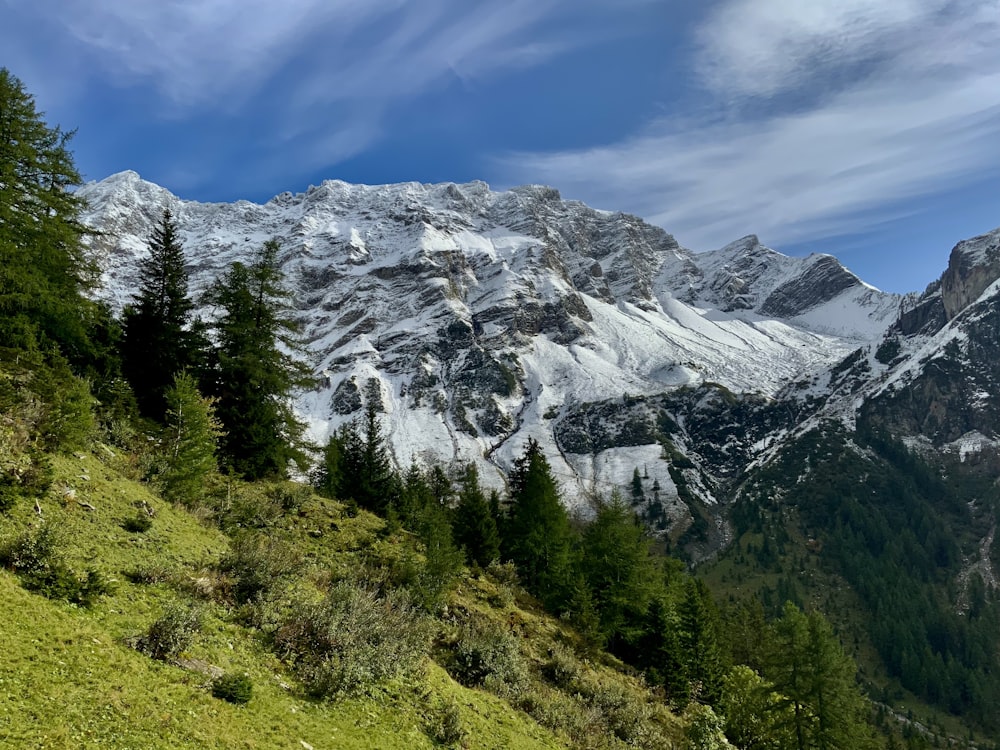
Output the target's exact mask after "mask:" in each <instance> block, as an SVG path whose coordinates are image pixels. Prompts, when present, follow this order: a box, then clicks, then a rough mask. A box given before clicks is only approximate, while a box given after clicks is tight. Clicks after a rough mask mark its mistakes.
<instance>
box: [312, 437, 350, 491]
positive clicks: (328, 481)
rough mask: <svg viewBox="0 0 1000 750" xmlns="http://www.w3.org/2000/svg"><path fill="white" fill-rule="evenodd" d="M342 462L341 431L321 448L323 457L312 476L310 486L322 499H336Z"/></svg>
mask: <svg viewBox="0 0 1000 750" xmlns="http://www.w3.org/2000/svg"><path fill="white" fill-rule="evenodd" d="M343 461H344V438H343V431H338V432H334V433H333V434H332V435H330V438H329V439H328V440H327V442H326V446H324V448H323V457H322V459H320V462H319V466H317V467H316V470H315V471H314V472H313V474H312V477H311V478H312V484H313V487H315V488H316V491H317V492H318V493H319V494H320V495H322V496H323V497H329V498H338V497H339V495H338V494H337V493H338V490H339V488H340V486H341V481H342V479H341V477H342V472H343Z"/></svg>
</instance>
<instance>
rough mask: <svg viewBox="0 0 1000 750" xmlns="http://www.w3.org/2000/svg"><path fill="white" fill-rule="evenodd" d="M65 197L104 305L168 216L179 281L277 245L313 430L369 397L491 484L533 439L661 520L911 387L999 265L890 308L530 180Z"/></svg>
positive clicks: (396, 431) (126, 178)
mask: <svg viewBox="0 0 1000 750" xmlns="http://www.w3.org/2000/svg"><path fill="white" fill-rule="evenodd" d="M80 193H81V195H82V196H83V197H84V198H85V199H86V200H87V201H88V203H89V210H88V212H87V213H86V215H85V218H86V220H87V221H88V222H89V223H90V224H92V225H93V226H94V227H96V228H97V229H99V230H102V231H103V232H104V234H103V235H102V236H99V237H97V238H95V240H94V243H93V252H94V253H95V255H96V256H97V259H98V261H99V263H100V264H101V268H102V271H103V288H102V289H101V291H100V294H101V295H102V296H104V297H105V298H106V299H108V300H109V301H110V302H111V303H112V304H113V305H114V306H116V307H120V306H121V305H123V304H124V303H125V302H126V301H127V300H128V298H129V295H130V294H131V293H132V290H133V289H134V288H135V280H136V278H137V272H138V268H139V267H140V265H141V263H142V261H143V258H144V257H145V256H146V254H147V252H148V251H147V249H146V241H147V238H148V236H149V232H150V229H151V227H152V226H153V223H154V222H155V221H156V220H157V218H158V217H159V215H160V213H161V212H162V210H163V209H164V208H170V209H171V211H172V212H173V214H174V215H175V217H176V218H177V219H178V221H179V224H180V228H181V237H182V239H183V242H184V248H185V252H186V255H187V258H188V261H189V270H190V272H191V280H192V288H193V290H194V291H195V292H197V291H199V290H201V289H203V288H204V287H205V286H206V285H207V284H208V283H210V281H211V280H212V279H213V278H214V277H216V276H217V275H218V274H219V273H220V272H221V271H222V270H224V269H225V267H226V266H228V264H230V263H231V262H233V261H234V260H239V259H242V258H245V257H246V256H247V254H248V253H249V252H250V251H251V250H252V249H254V248H256V247H258V246H259V245H260V244H261V243H262V242H264V241H265V240H266V239H269V238H271V237H276V238H278V240H279V241H280V242H281V245H282V253H281V262H282V266H283V270H284V271H285V274H286V278H287V280H288V282H289V284H290V285H291V286H292V288H293V290H294V293H295V298H296V306H297V314H298V316H299V319H300V321H301V323H302V329H303V335H304V337H305V339H306V341H307V343H308V351H309V354H310V357H311V364H312V366H313V367H314V371H315V372H316V374H317V377H316V386H315V388H314V389H313V390H311V391H309V392H307V393H304V394H302V395H301V397H299V399H298V401H297V408H298V409H299V411H300V412H301V413H302V415H303V416H304V417H305V418H306V419H307V421H308V423H309V425H310V428H311V430H312V432H313V433H314V435H315V437H316V438H317V439H319V440H322V439H323V438H325V436H326V434H327V433H328V432H329V430H331V429H334V428H336V427H337V426H338V425H340V424H343V423H344V422H346V421H349V420H351V419H353V418H355V417H357V416H358V414H359V413H360V410H361V409H362V408H363V406H364V403H365V399H368V398H377V399H379V400H380V402H381V408H382V409H383V410H384V420H385V427H386V432H387V434H388V435H389V436H390V440H391V443H392V448H393V452H394V455H395V458H396V460H397V462H398V463H399V465H400V466H404V467H405V466H406V465H408V464H409V463H410V462H411V461H413V460H418V461H420V460H427V459H434V460H439V461H445V462H448V461H455V460H457V461H474V462H476V463H477V464H479V466H480V469H481V471H482V472H483V473H484V475H485V476H486V478H487V480H488V481H489V480H490V478H492V480H491V481H493V482H500V481H501V474H500V472H499V471H498V469H500V468H503V467H506V466H509V465H510V462H511V461H512V460H513V458H514V457H515V456H516V455H518V454H519V453H520V451H521V450H522V447H523V445H524V442H525V441H526V440H527V438H528V437H534V438H536V439H537V440H539V441H540V442H541V443H542V445H543V446H544V448H545V450H546V453H547V455H548V456H549V458H550V461H551V462H552V465H553V468H554V471H555V473H556V475H557V477H558V478H559V480H560V481H561V483H562V485H563V489H564V491H565V493H566V496H567V498H568V499H569V500H570V501H571V502H574V501H580V500H581V498H582V497H583V496H584V495H585V493H587V492H589V491H593V490H597V491H600V492H605V493H606V492H607V491H608V490H609V489H610V488H612V487H622V486H626V485H627V484H628V483H629V482H630V481H631V479H632V475H633V471H634V469H635V468H636V467H642V466H645V467H646V469H647V473H648V481H649V482H650V483H655V484H656V485H657V486H658V487H659V490H657V498H658V500H657V502H658V503H659V506H660V508H661V511H662V513H661V515H662V516H664V517H667V516H669V517H670V518H667V521H669V522H672V521H671V518H672V519H674V520H677V519H683V517H685V515H687V516H690V513H689V510H688V509H689V507H690V505H691V503H692V502H700V503H708V504H711V503H715V502H717V501H718V502H724V501H725V499H726V497H727V495H726V492H727V490H726V488H727V486H729V484H730V483H731V482H734V481H736V479H737V478H738V477H739V476H740V475H741V473H742V472H743V471H744V470H745V469H746V467H747V466H748V465H749V464H751V463H752V462H753V461H755V460H758V459H759V458H760V456H761V455H763V454H764V453H765V452H766V451H767V450H771V449H773V448H774V446H775V445H778V444H779V443H780V441H781V439H783V438H782V436H783V435H788V434H792V432H794V430H795V429H796V425H799V424H803V423H804V422H803V420H809V419H814V418H818V415H820V414H821V413H828V414H834V415H841V414H843V413H845V411H844V410H845V409H847V410H849V411H850V412H851V418H853V414H854V411H853V410H854V409H855V406H854V405H853V404H854V401H855V400H856V399H857V398H858V396H856V395H855V394H862V393H871V394H874V393H875V391H876V390H877V389H878V388H881V389H882V391H883V392H888V389H890V388H891V387H894V386H892V385H891V384H893V383H896V384H899V386H900V387H904V386H903V385H902V384H903V383H904V381H905V380H906V378H905V377H904V374H903V372H904V370H905V369H906V367H909V366H912V367H915V365H913V364H912V363H913V362H915V361H917V360H916V359H914V358H919V356H922V355H919V354H918V349H919V348H920V346H933V340H936V339H934V337H935V336H941V335H942V334H941V330H943V329H942V326H945V324H946V322H947V325H963V323H962V321H963V320H964V319H965V318H964V317H963V316H964V315H965V314H964V313H962V312H961V310H962V309H963V307H966V308H967V306H968V305H969V304H971V303H970V300H971V301H972V302H974V301H975V300H976V299H979V296H980V295H982V294H983V293H984V290H986V289H987V288H988V287H989V285H990V283H991V282H990V281H989V280H988V279H989V278H990V276H991V274H992V278H993V279H996V277H997V276H998V275H1000V273H998V270H1000V269H997V265H998V261H997V257H996V248H997V242H996V239H997V237H998V236H1000V234H998V233H994V234H993V235H987V236H986V238H985V239H984V238H977V240H970V241H969V243H963V244H962V245H960V246H959V248H962V247H963V246H966V247H965V249H963V250H962V251H961V253H959V248H956V251H955V252H956V253H959V256H958V258H957V259H956V256H955V255H954V254H953V265H954V266H955V269H956V270H955V271H954V272H952V270H951V268H949V272H948V273H949V274H952V275H953V277H954V278H952V277H949V276H948V274H946V277H947V278H946V279H945V280H943V281H942V283H941V285H940V289H937V290H931V291H929V292H927V293H926V294H925V295H924V296H923V297H920V298H918V297H917V296H916V295H911V296H909V297H907V298H902V297H900V296H899V295H894V294H888V293H885V292H881V291H879V290H877V289H874V288H873V287H871V286H868V285H866V284H864V283H863V282H862V281H860V280H859V279H858V278H857V277H856V276H855V275H854V274H852V273H851V272H850V271H848V270H847V269H845V268H844V267H843V266H842V265H840V263H839V262H837V260H836V259H835V258H833V257H832V256H829V255H812V256H809V257H807V258H794V257H788V256H785V255H782V254H780V253H777V252H775V251H773V250H770V249H768V248H766V247H764V246H762V245H761V244H760V241H759V240H758V238H756V237H754V236H749V237H745V238H743V239H741V240H738V241H736V242H734V243H732V244H730V245H728V246H726V247H724V248H722V249H720V250H716V251H713V252H708V253H701V254H695V253H692V252H690V251H688V250H686V249H684V248H682V247H681V246H680V245H678V243H677V242H676V240H674V238H673V237H672V236H670V235H669V234H668V233H666V232H665V231H664V230H662V229H660V228H658V227H654V226H651V225H649V224H646V223H645V222H643V221H642V220H640V219H638V218H636V217H634V216H629V215H627V214H622V213H613V212H608V211H598V210H595V209H592V208H589V207H588V206H585V205H583V204H581V203H578V202H574V201H566V200H563V199H562V198H561V197H560V195H559V193H558V192H557V191H556V190H553V189H552V188H548V187H542V186H525V187H520V188H515V189H513V190H509V191H504V192H496V191H492V190H491V189H490V188H489V187H488V186H487V185H486V184H485V183H482V182H472V183H467V184H464V185H456V184H441V185H422V184H416V183H405V184H398V185H381V186H370V185H351V184H347V183H344V182H339V181H328V182H324V183H323V184H321V185H319V186H315V187H311V188H309V190H307V191H306V192H305V193H300V194H297V195H293V194H291V193H282V194H281V195H278V196H276V197H274V198H272V199H271V200H270V201H268V202H267V203H264V204H254V203H250V202H247V201H239V202H236V203H231V204H204V203H197V202H194V201H185V200H181V199H179V198H177V197H176V196H174V195H172V194H171V193H170V192H169V191H167V190H165V189H163V188H161V187H159V186H156V185H153V184H152V183H149V182H146V181H144V180H142V179H141V178H140V177H139V176H138V175H137V174H135V173H134V172H126V173H122V174H119V175H114V176H112V177H109V178H107V179H106V180H104V181H102V182H99V183H91V184H89V185H87V186H85V187H84V188H82V189H81V191H80ZM990 238H992V239H990ZM977 289H978V292H977V291H976V290H977ZM935 295H936V296H935ZM942 305H943V307H942ZM935 311H937V312H935ZM205 312H206V314H211V311H210V310H207V311H205ZM901 313H902V315H901ZM946 318H947V321H946ZM892 341H897V343H898V351H897V352H896V356H895V358H894V359H893V358H887V356H886V352H887V351H888V350H889V349H892V344H891V342H892ZM886 342H890V343H886ZM942 346H943V344H942ZM886 347H888V348H886ZM852 352H853V353H854V354H852ZM857 352H861V354H860V355H858V354H857ZM878 352H881V354H879V355H878V356H876V355H877V353H878ZM848 355H850V357H849V356H848ZM845 358H847V359H845ZM852 358H853V359H852ZM882 359H885V360H886V362H882V361H881V360H882ZM845 361H847V362H849V364H848V365H844V364H843V362H845ZM862 363H864V366H862ZM887 363H888V364H887ZM907 363H910V364H907ZM855 367H857V372H855V370H854V369H853V368H855ZM865 367H867V369H865ZM880 379H881V380H880ZM906 382H908V381H906ZM866 389H867V390H866ZM838 393H839V394H841V395H840V396H837V398H834V396H835V395H836V394H838ZM789 394H792V395H789ZM838 399H839V400H838ZM852 399H853V400H852ZM845 404H846V405H847V406H845ZM824 410H826V411H825V412H824ZM838 410H839V411H838ZM970 424H972V422H970ZM977 424H978V423H977ZM671 457H673V458H671ZM667 525H669V523H668V524H667Z"/></svg>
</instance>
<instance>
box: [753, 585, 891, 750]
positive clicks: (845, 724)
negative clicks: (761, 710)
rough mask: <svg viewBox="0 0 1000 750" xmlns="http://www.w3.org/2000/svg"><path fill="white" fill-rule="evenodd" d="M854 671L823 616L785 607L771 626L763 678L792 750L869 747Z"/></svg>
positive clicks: (863, 704)
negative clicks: (771, 687) (773, 696)
mask: <svg viewBox="0 0 1000 750" xmlns="http://www.w3.org/2000/svg"><path fill="white" fill-rule="evenodd" d="M855 671H856V669H855V666H854V662H853V661H852V659H851V658H850V657H849V656H847V655H846V654H845V653H844V651H843V649H842V648H841V646H840V644H839V643H838V642H837V638H836V636H835V635H834V634H833V629H832V628H831V627H830V624H829V623H828V622H827V621H826V619H825V618H823V617H822V616H821V615H820V614H818V613H810V614H808V615H806V614H803V612H802V611H801V610H800V609H799V608H798V607H796V606H795V605H794V604H792V603H791V602H789V603H786V604H785V607H784V610H783V614H782V617H781V618H780V619H779V620H778V621H777V622H776V623H775V624H774V628H773V636H772V639H771V653H770V657H769V660H768V669H767V673H766V676H767V677H768V678H769V679H770V680H771V682H772V683H773V685H774V691H775V692H776V693H778V694H779V695H781V697H782V699H781V700H780V701H778V702H776V704H775V709H776V710H778V711H781V712H782V714H783V716H785V717H787V718H786V719H785V725H786V728H787V730H788V732H789V733H790V735H791V736H792V738H793V739H794V745H793V747H794V748H796V750H806V749H807V748H810V749H812V748H816V749H817V750H835V749H836V748H845V747H849V748H868V747H872V745H873V739H872V733H871V729H870V727H869V726H868V724H867V704H866V701H865V699H864V697H863V696H862V695H861V692H860V690H859V689H858V686H857V684H856V683H855V680H854V675H855Z"/></svg>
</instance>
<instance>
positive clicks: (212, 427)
mask: <svg viewBox="0 0 1000 750" xmlns="http://www.w3.org/2000/svg"><path fill="white" fill-rule="evenodd" d="M166 404H167V412H166V421H167V427H166V431H165V433H164V440H163V471H162V472H161V473H160V476H159V484H160V487H161V491H162V493H163V496H164V497H165V498H166V499H167V500H170V501H171V502H175V503H182V504H185V505H194V504H196V503H197V501H198V499H199V498H200V497H201V496H202V495H203V494H204V491H205V481H206V480H207V479H208V478H209V477H211V476H212V475H213V474H215V473H216V472H217V471H218V464H217V461H216V457H215V452H216V448H217V446H218V440H219V438H220V436H221V435H222V428H221V425H220V424H219V421H218V420H217V419H216V418H215V404H214V401H213V400H212V399H211V398H206V397H204V396H202V395H201V393H199V392H198V385H197V383H196V382H195V379H194V377H192V376H191V375H190V374H188V373H187V372H180V373H178V374H177V375H176V376H175V377H174V382H173V385H172V386H171V387H170V388H168V389H167V392H166Z"/></svg>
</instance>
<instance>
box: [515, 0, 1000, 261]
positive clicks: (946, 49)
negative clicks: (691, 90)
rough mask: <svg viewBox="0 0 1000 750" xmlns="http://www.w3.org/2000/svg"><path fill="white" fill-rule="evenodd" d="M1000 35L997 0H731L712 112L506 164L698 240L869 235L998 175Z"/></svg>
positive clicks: (722, 23) (706, 243)
mask: <svg viewBox="0 0 1000 750" xmlns="http://www.w3.org/2000/svg"><path fill="white" fill-rule="evenodd" d="M932 21H933V23H931V22H932ZM998 34H1000V4H998V3H997V2H995V0H987V1H981V2H963V3H954V2H952V3H944V2H934V1H933V0H914V1H913V2H908V1H907V0H879V1H878V2H861V1H860V0H836V1H835V2H834V1H831V0H811V2H809V3H781V2H776V1H775V2H766V1H764V0H758V1H756V2H754V1H752V0H733V1H732V2H728V3H725V4H723V5H722V6H721V7H719V8H717V9H716V11H715V12H714V14H713V15H712V16H711V17H710V19H709V20H708V22H707V23H706V25H705V26H703V27H702V28H701V29H700V32H699V37H698V38H699V39H700V41H701V44H702V47H701V49H700V52H699V55H698V58H697V59H698V65H699V66H700V67H699V71H700V72H701V74H702V75H703V76H704V79H705V80H706V81H707V82H708V83H709V84H710V86H711V90H712V91H713V92H714V95H715V96H716V100H715V101H716V106H715V108H714V109H713V110H711V115H712V119H707V118H705V119H687V120H681V119H676V118H675V119H664V120H661V121H659V122H656V123H653V124H651V125H649V126H648V127H646V128H645V129H644V130H643V132H642V134H640V135H636V136H634V137H632V138H629V139H627V140H625V141H623V142H620V143H616V144H611V145H608V146H605V147H601V148H590V149H584V150H577V151H566V152H560V153H548V154H513V155H508V156H507V157H505V158H504V159H503V160H502V162H501V174H502V175H503V177H504V178H505V179H506V180H507V181H509V182H521V181H532V182H546V183H549V184H554V185H558V186H559V187H560V188H561V189H562V190H563V192H564V194H566V195H569V196H572V197H577V198H581V199H584V200H587V201H588V202H591V203H594V204H596V205H600V206H602V207H604V208H612V209H622V210H629V211H632V212H634V213H638V214H640V215H643V216H645V217H646V218H648V219H651V220H653V221H655V222H656V223H659V224H661V225H662V226H664V227H665V228H667V229H668V231H671V232H673V233H675V234H676V235H677V236H678V239H679V240H680V241H681V242H683V243H686V244H688V245H689V246H691V247H693V248H694V249H699V250H700V249H709V248H712V247H717V246H720V245H722V244H724V243H725V242H728V241H730V240H732V239H734V238H736V237H739V236H742V235H744V234H748V233H751V232H755V233H758V234H760V235H761V236H762V237H764V239H765V240H766V241H768V242H771V243H775V244H788V243H793V242H798V241H807V240H814V239H819V238H823V237H829V236H836V235H843V234H848V233H852V232H859V231H864V230H866V229H871V228H873V227H874V226H876V225H878V224H879V223H880V222H883V221H885V220H887V219H889V218H894V217H896V216H898V215H899V213H900V212H901V211H904V212H905V210H906V208H905V206H904V205H903V203H904V202H905V201H906V200H908V199H912V198H914V197H918V196H927V195H933V194H936V193H939V192H944V191H945V190H948V189H951V188H956V187H960V186H962V185H964V184H970V183H971V182H972V181H974V180H977V179H981V178H983V177H984V176H987V175H991V174H1000V50H998V49H997V47H996V44H995V40H996V39H997V38H998ZM876 58H877V59H876ZM855 66H857V67H855ZM845 71H846V72H845ZM847 72H849V73H850V75H848V74H847ZM778 95H780V96H781V97H783V102H784V104H783V105H782V106H783V108H782V109H780V110H779V109H778V106H777V104H773V105H772V104H768V103H769V102H773V101H774V97H776V96H778ZM796 102H798V104H796ZM761 109H765V110H766V114H764V115H763V116H762V115H761V114H760V111H761ZM748 111H756V114H755V115H754V116H752V117H750V116H747V115H745V114H744V113H745V112H748Z"/></svg>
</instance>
